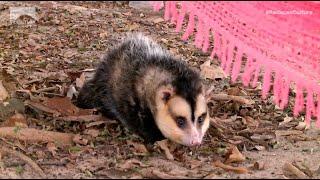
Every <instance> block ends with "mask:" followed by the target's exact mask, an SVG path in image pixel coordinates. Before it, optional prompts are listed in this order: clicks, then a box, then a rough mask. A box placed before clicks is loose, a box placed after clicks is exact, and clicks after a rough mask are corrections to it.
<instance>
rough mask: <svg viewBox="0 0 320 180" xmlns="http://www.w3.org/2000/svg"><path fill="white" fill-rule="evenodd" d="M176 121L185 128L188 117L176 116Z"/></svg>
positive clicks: (180, 126)
mask: <svg viewBox="0 0 320 180" xmlns="http://www.w3.org/2000/svg"><path fill="white" fill-rule="evenodd" d="M176 122H177V125H178V127H179V128H183V127H184V126H185V125H186V118H184V117H181V116H179V117H177V118H176Z"/></svg>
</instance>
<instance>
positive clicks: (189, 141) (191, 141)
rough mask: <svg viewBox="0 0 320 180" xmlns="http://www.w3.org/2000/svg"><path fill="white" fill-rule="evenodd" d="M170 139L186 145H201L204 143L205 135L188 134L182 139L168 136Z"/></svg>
mask: <svg viewBox="0 0 320 180" xmlns="http://www.w3.org/2000/svg"><path fill="white" fill-rule="evenodd" d="M168 139H170V140H171V141H173V142H175V143H178V144H181V145H184V146H188V147H195V146H200V145H201V144H202V140H203V136H200V137H190V136H186V137H184V138H182V139H171V138H168Z"/></svg>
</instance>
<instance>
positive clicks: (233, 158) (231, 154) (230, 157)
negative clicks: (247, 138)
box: [225, 146, 246, 164]
mask: <svg viewBox="0 0 320 180" xmlns="http://www.w3.org/2000/svg"><path fill="white" fill-rule="evenodd" d="M226 157H227V160H226V161H225V163H226V164H230V163H233V162H243V161H245V160H246V157H245V156H244V155H243V154H241V153H240V151H239V150H238V148H237V146H231V148H230V149H229V150H228V152H227V155H226Z"/></svg>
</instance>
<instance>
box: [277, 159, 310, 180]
mask: <svg viewBox="0 0 320 180" xmlns="http://www.w3.org/2000/svg"><path fill="white" fill-rule="evenodd" d="M282 170H283V172H284V174H287V173H288V172H289V173H290V174H293V175H295V176H296V177H298V178H303V179H306V178H308V176H307V175H306V174H305V173H304V172H302V171H300V170H299V169H298V168H297V167H295V166H294V165H292V164H291V163H288V162H286V163H285V164H284V165H283V167H282Z"/></svg>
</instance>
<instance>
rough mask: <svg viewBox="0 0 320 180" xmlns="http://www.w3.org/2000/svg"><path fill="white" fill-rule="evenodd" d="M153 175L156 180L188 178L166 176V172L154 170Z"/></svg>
mask: <svg viewBox="0 0 320 180" xmlns="http://www.w3.org/2000/svg"><path fill="white" fill-rule="evenodd" d="M151 173H152V174H153V175H155V176H156V178H160V179H187V177H183V176H182V177H181V176H173V175H170V174H166V173H164V172H161V171H159V170H157V169H153V170H152V172H151Z"/></svg>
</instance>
